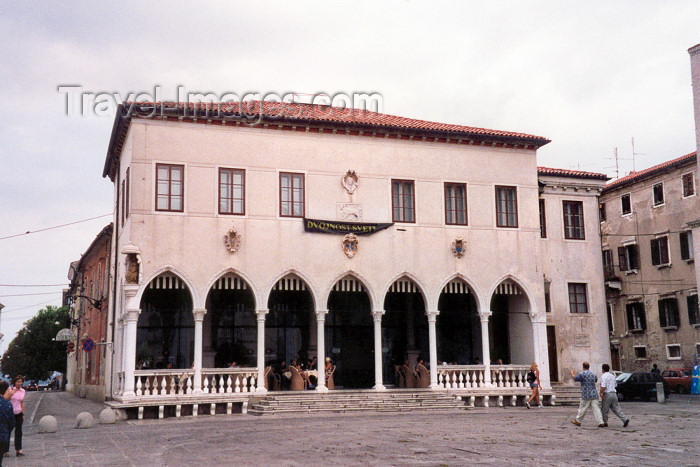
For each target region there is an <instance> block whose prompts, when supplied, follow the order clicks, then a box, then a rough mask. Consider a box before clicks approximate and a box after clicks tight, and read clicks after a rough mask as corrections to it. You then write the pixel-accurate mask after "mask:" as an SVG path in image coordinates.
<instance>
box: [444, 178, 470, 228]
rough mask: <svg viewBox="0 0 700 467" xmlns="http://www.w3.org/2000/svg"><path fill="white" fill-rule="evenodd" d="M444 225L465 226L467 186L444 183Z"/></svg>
mask: <svg viewBox="0 0 700 467" xmlns="http://www.w3.org/2000/svg"><path fill="white" fill-rule="evenodd" d="M445 223H446V224H454V225H467V185H465V184H464V183H445Z"/></svg>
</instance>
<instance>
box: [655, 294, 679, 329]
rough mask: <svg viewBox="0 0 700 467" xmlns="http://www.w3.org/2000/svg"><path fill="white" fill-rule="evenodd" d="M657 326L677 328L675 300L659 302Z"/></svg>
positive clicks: (676, 305) (676, 301)
mask: <svg viewBox="0 0 700 467" xmlns="http://www.w3.org/2000/svg"><path fill="white" fill-rule="evenodd" d="M659 325H660V326H661V327H662V328H677V327H678V300H676V299H675V298H664V299H661V300H659Z"/></svg>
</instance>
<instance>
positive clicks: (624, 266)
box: [617, 244, 639, 271]
mask: <svg viewBox="0 0 700 467" xmlns="http://www.w3.org/2000/svg"><path fill="white" fill-rule="evenodd" d="M617 256H618V260H619V261H620V271H632V270H635V269H639V247H638V246H637V245H636V244H632V245H627V246H621V247H619V248H618V249H617Z"/></svg>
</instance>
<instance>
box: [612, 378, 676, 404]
mask: <svg viewBox="0 0 700 467" xmlns="http://www.w3.org/2000/svg"><path fill="white" fill-rule="evenodd" d="M615 380H616V382H617V397H618V398H619V399H620V400H632V399H634V398H635V397H639V398H641V399H642V400H649V399H656V383H663V385H664V394H668V385H667V384H666V381H664V378H663V376H661V373H652V372H636V373H622V374H621V375H620V376H618V377H617V378H615Z"/></svg>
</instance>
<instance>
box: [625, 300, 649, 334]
mask: <svg viewBox="0 0 700 467" xmlns="http://www.w3.org/2000/svg"><path fill="white" fill-rule="evenodd" d="M646 328H647V319H646V316H645V314H644V303H642V302H632V303H628V304H627V329H629V330H630V331H644V330H645V329H646Z"/></svg>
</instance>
